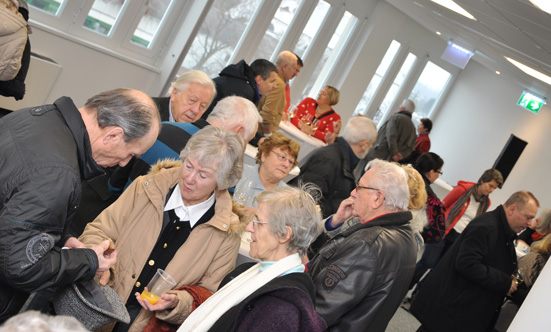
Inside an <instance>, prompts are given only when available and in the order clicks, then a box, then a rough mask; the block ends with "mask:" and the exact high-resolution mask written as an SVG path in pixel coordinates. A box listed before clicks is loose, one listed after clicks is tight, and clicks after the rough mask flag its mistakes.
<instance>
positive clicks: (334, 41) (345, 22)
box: [302, 12, 358, 98]
mask: <svg viewBox="0 0 551 332" xmlns="http://www.w3.org/2000/svg"><path fill="white" fill-rule="evenodd" d="M357 22H358V19H357V18H356V17H354V16H353V15H352V14H350V13H349V12H345V13H344V15H343V17H342V19H341V21H340V23H339V25H338V26H337V29H336V31H335V33H334V34H333V36H332V37H331V40H330V41H329V44H328V45H327V47H326V48H325V50H324V51H323V56H322V58H321V60H320V62H318V64H317V66H316V69H315V70H314V73H312V76H311V77H310V80H309V81H308V84H307V85H306V87H305V88H304V90H303V95H302V98H305V97H307V96H308V95H310V96H316V95H317V93H318V91H317V90H320V89H321V88H322V87H323V84H324V82H325V80H326V77H327V75H328V74H329V69H330V68H331V67H333V64H334V62H335V61H336V59H337V58H338V54H339V53H340V52H341V51H342V49H343V48H344V46H345V45H346V42H347V41H348V39H349V37H350V33H351V32H352V31H353V30H354V27H355V26H356V23H357Z"/></svg>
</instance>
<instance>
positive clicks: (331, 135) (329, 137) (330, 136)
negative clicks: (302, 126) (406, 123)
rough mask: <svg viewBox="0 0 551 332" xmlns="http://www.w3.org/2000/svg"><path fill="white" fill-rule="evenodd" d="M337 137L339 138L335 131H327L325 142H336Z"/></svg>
mask: <svg viewBox="0 0 551 332" xmlns="http://www.w3.org/2000/svg"><path fill="white" fill-rule="evenodd" d="M336 139H337V135H335V134H334V133H332V132H330V131H328V132H327V133H325V143H327V144H333V143H335V140H336Z"/></svg>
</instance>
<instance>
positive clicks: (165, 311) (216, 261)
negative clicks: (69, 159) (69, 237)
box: [80, 126, 247, 331]
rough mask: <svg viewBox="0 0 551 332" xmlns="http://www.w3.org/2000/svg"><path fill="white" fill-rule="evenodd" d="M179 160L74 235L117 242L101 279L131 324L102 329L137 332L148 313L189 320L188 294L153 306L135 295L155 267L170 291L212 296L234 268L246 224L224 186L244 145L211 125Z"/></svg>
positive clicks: (138, 183) (239, 164)
mask: <svg viewBox="0 0 551 332" xmlns="http://www.w3.org/2000/svg"><path fill="white" fill-rule="evenodd" d="M180 157H181V159H182V160H183V162H176V161H172V162H168V161H165V162H162V163H161V164H158V165H157V166H156V167H155V168H154V169H152V172H151V173H150V174H149V175H146V176H142V177H140V178H138V179H136V180H135V181H134V182H133V183H132V185H131V186H130V187H128V189H127V190H126V191H125V192H124V193H123V195H122V196H121V197H120V198H119V199H118V200H117V201H116V202H115V203H114V204H112V205H111V206H110V207H109V208H107V209H106V210H105V211H103V212H102V213H101V214H100V215H99V216H98V217H97V219H96V220H94V221H93V222H92V223H90V224H88V225H87V226H86V229H85V230H84V233H83V234H82V236H81V237H80V240H81V241H82V242H83V243H84V244H85V245H87V246H90V245H94V244H97V243H99V242H101V241H102V239H104V238H110V239H112V240H113V242H114V243H115V245H116V251H117V263H116V264H115V266H114V267H113V268H112V269H111V271H110V273H108V274H104V275H103V276H102V278H101V282H102V283H105V282H107V281H108V285H109V286H111V287H112V288H113V289H114V290H115V291H116V292H117V293H118V294H119V296H120V297H121V299H122V300H123V301H124V302H125V303H126V307H127V309H128V311H129V313H130V316H131V319H132V320H131V322H130V324H128V325H126V324H122V323H118V324H117V325H116V326H115V327H114V328H113V325H111V326H108V328H106V329H105V330H107V331H109V330H113V331H127V330H128V331H142V330H143V329H144V327H145V326H146V325H147V323H148V322H149V320H150V319H151V317H152V315H153V313H155V314H156V317H157V318H159V319H161V320H163V321H166V322H168V323H172V324H177V325H178V324H181V323H182V322H183V321H184V320H185V318H187V316H188V315H189V313H190V312H191V310H192V304H193V298H192V296H191V295H190V294H189V293H188V292H187V291H182V290H171V291H168V292H167V293H166V294H163V295H162V296H161V299H160V300H159V301H158V302H157V303H156V304H155V305H151V304H150V303H148V302H144V301H143V300H142V299H141V298H140V297H139V294H140V293H141V292H142V291H143V290H144V286H147V284H148V282H149V280H150V279H151V277H152V276H153V275H154V274H155V272H156V271H157V269H158V268H161V269H163V270H165V271H166V272H167V273H168V274H170V275H171V276H172V277H173V278H174V280H176V286H175V288H174V289H177V288H179V287H181V286H195V285H198V286H202V287H204V288H206V289H207V290H209V291H210V292H214V291H216V289H217V287H218V284H219V283H220V281H221V280H222V278H223V277H224V276H225V275H226V274H228V273H229V272H230V271H232V270H233V268H234V265H235V260H236V258H237V253H238V249H239V244H240V235H241V233H242V232H243V231H244V228H245V227H246V223H247V221H246V220H240V217H238V215H237V214H236V211H235V209H234V208H233V204H232V200H231V198H230V196H229V194H228V191H227V188H228V187H231V186H234V185H235V184H236V183H237V181H238V180H239V177H240V176H241V173H242V169H243V141H242V140H241V138H240V137H239V136H238V135H237V134H234V133H230V132H227V131H224V130H222V129H219V128H216V127H213V126H209V127H207V128H204V129H202V130H201V131H199V132H197V134H195V135H194V136H193V137H192V138H191V139H190V140H189V142H188V144H187V146H186V147H185V149H184V150H183V151H182V153H181V154H180ZM175 164H176V165H175Z"/></svg>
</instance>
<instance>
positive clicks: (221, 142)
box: [180, 126, 244, 190]
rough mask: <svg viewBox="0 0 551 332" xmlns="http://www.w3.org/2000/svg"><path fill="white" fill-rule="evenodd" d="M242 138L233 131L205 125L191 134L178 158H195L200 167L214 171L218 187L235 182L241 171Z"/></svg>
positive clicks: (227, 185)
mask: <svg viewBox="0 0 551 332" xmlns="http://www.w3.org/2000/svg"><path fill="white" fill-rule="evenodd" d="M243 147H244V143H243V139H242V138H241V137H239V135H237V134H236V133H234V132H231V131H227V130H224V129H222V128H218V127H215V126H207V127H205V128H203V129H201V130H199V131H198V132H197V133H196V134H195V135H193V136H191V138H190V139H189V141H188V143H187V145H186V147H185V148H184V149H183V150H182V152H180V158H181V159H182V160H185V159H186V158H187V157H190V158H193V159H196V160H197V163H199V165H201V167H209V168H212V169H214V170H215V171H216V183H217V187H218V189H220V190H221V189H227V188H229V187H233V186H235V185H236V184H237V181H239V179H240V178H241V175H242V173H243Z"/></svg>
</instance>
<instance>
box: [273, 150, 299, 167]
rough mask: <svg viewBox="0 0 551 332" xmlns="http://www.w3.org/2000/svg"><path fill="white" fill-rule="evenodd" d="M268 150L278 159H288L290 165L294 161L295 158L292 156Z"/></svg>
mask: <svg viewBox="0 0 551 332" xmlns="http://www.w3.org/2000/svg"><path fill="white" fill-rule="evenodd" d="M270 152H273V153H274V154H275V155H276V156H277V159H279V161H289V164H291V165H293V164H294V163H295V160H294V159H293V158H290V157H287V156H286V155H284V154H281V153H277V152H275V151H274V150H272V151H270Z"/></svg>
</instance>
